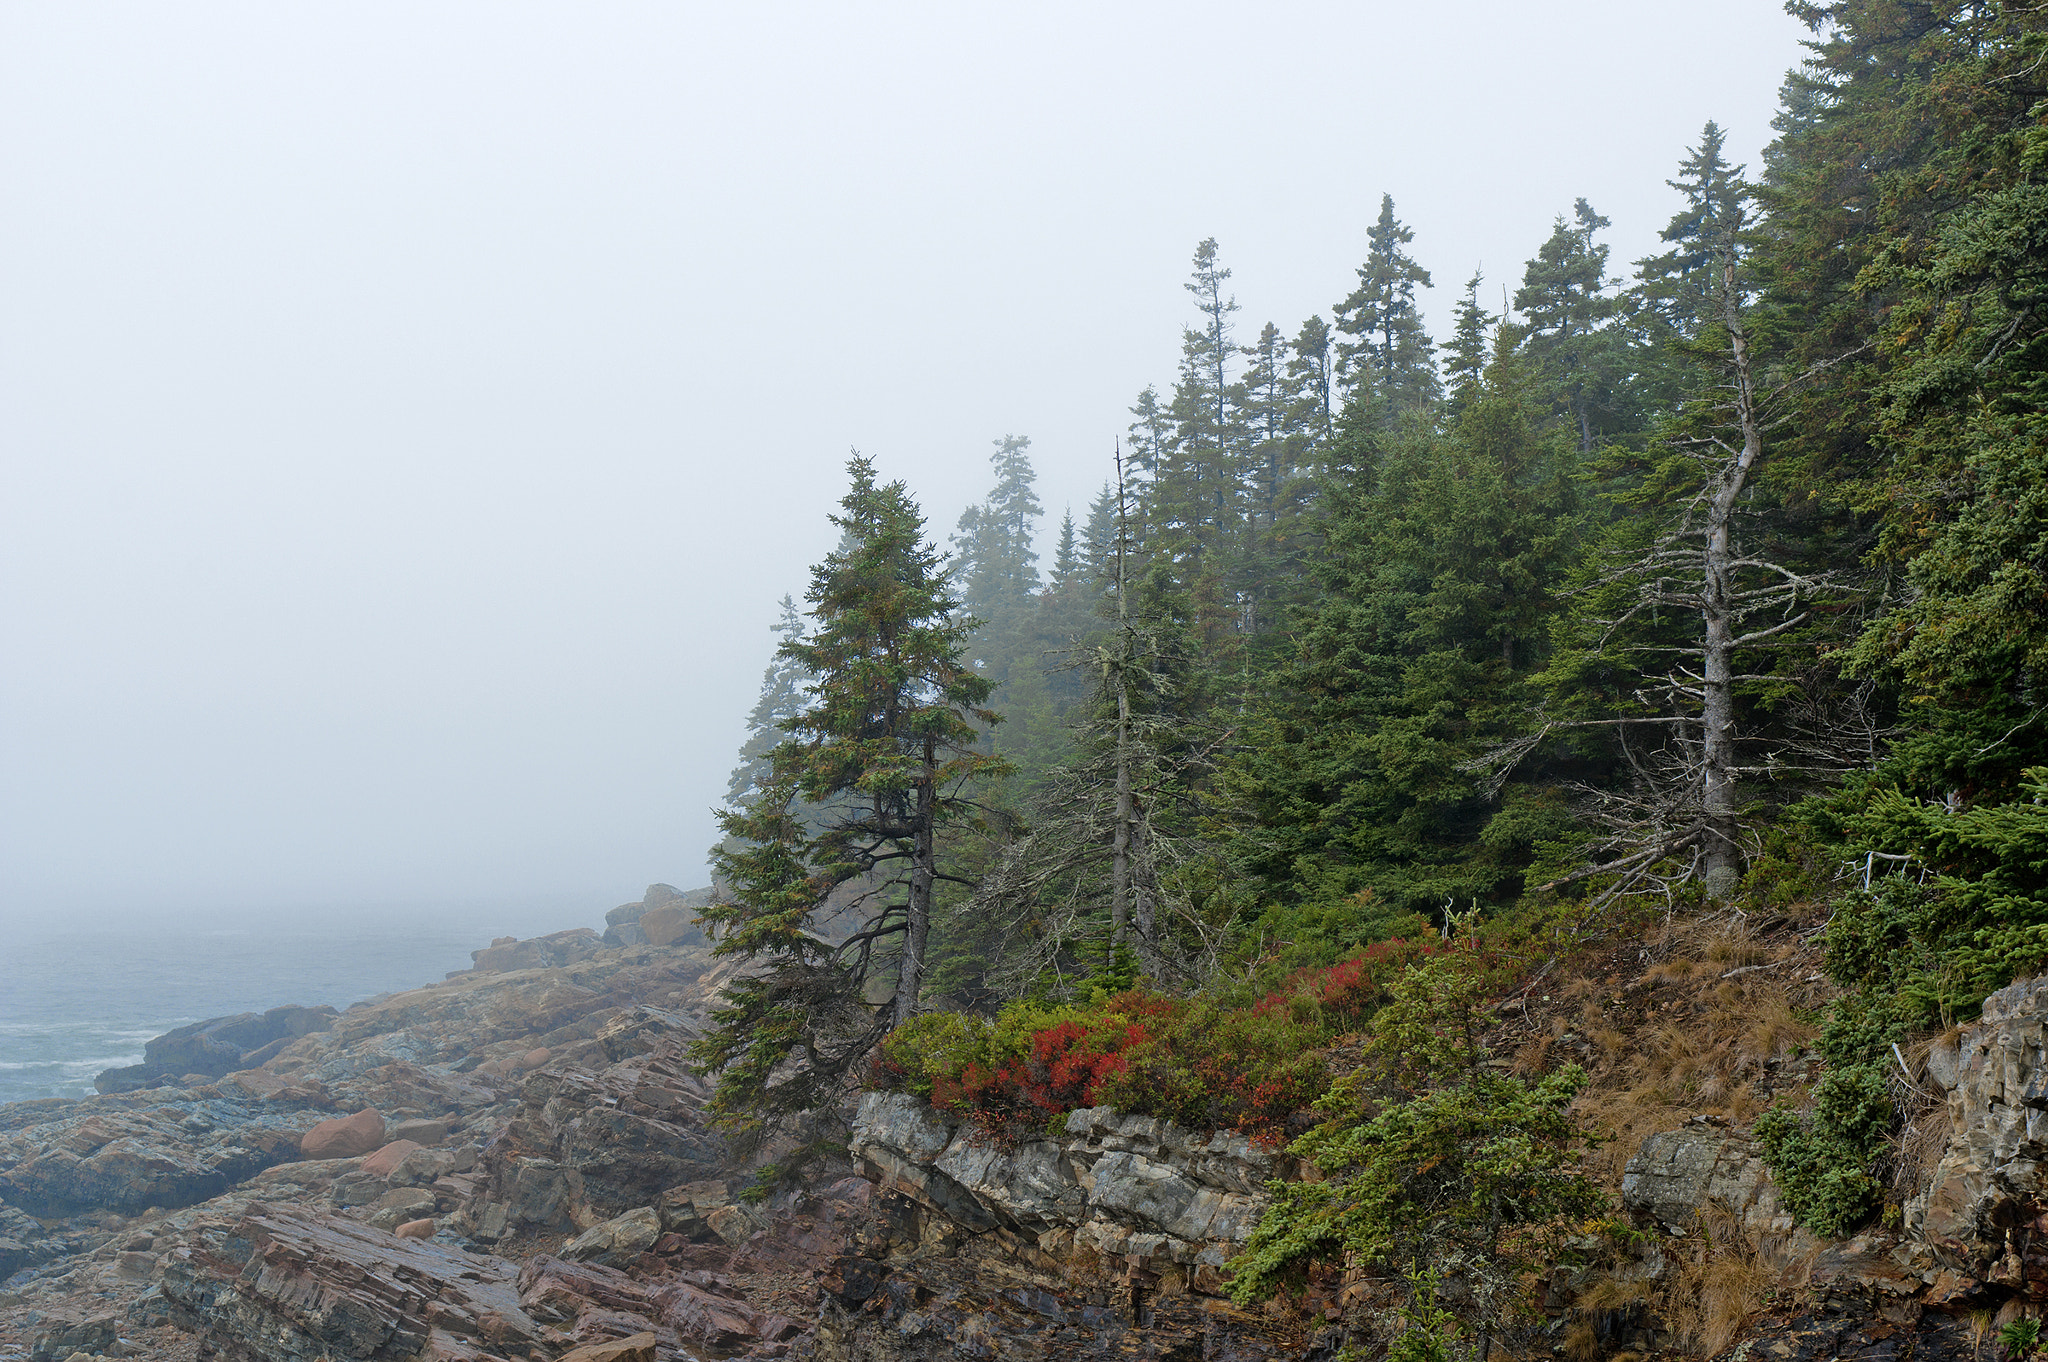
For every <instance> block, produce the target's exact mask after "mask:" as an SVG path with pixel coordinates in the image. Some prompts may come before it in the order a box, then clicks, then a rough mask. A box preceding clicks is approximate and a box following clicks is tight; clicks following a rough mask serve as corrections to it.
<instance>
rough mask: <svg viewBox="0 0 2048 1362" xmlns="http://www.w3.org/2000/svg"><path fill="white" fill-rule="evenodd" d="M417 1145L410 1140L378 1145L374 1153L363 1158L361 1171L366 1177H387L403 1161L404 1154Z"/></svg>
mask: <svg viewBox="0 0 2048 1362" xmlns="http://www.w3.org/2000/svg"><path fill="white" fill-rule="evenodd" d="M419 1147H420V1146H419V1145H418V1144H416V1143H415V1142H413V1141H411V1140H393V1141H391V1142H390V1143H389V1144H385V1145H380V1146H379V1147H378V1149H377V1152H376V1153H374V1154H371V1155H370V1156H369V1157H368V1158H366V1159H364V1160H363V1165H362V1172H363V1173H364V1174H365V1175H366V1176H368V1177H373V1178H385V1179H389V1178H390V1176H391V1174H392V1173H393V1172H395V1171H396V1170H397V1168H398V1165H399V1164H401V1163H403V1162H405V1156H406V1155H408V1154H410V1153H412V1152H413V1151H414V1150H415V1149H418V1148H419Z"/></svg>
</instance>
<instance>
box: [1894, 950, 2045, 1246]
mask: <svg viewBox="0 0 2048 1362" xmlns="http://www.w3.org/2000/svg"><path fill="white" fill-rule="evenodd" d="M1943 1048H1944V1047H1941V1046H1937V1047H1936V1051H1935V1054H1939V1053H1940V1051H1941V1050H1942V1049H1943ZM1935 1054H1930V1055H1929V1056H1928V1059H1929V1065H1928V1067H1929V1070H1930V1076H1932V1077H1934V1079H1935V1081H1937V1082H1940V1081H1941V1079H1942V1078H1944V1077H1946V1078H1948V1080H1949V1082H1948V1089H1949V1091H1948V1113H1947V1119H1948V1126H1949V1130H1950V1131H1951V1132H1952V1133H1951V1134H1950V1136H1949V1139H1948V1143H1947V1146H1946V1147H1945V1148H1944V1150H1943V1151H1942V1155H1941V1158H1940V1159H1939V1161H1938V1162H1937V1163H1936V1164H1935V1168H1934V1173H1933V1175H1932V1177H1931V1178H1930V1179H1929V1182H1928V1186H1927V1189H1926V1190H1925V1191H1923V1192H1921V1193H1920V1194H1919V1195H1918V1196H1915V1197H1912V1198H1910V1199H1909V1200H1908V1201H1907V1202H1906V1207H1905V1223H1906V1228H1907V1230H1908V1231H1909V1232H1911V1233H1912V1234H1913V1235H1914V1236H1915V1237H1916V1238H1918V1239H1920V1240H1921V1241H1923V1242H1924V1243H1925V1244H1926V1245H1927V1246H1928V1247H1929V1248H1930V1249H1932V1250H1933V1251H1934V1253H1935V1255H1936V1257H1937V1258H1938V1259H1939V1261H1940V1262H1941V1264H1942V1265H1943V1266H1944V1267H1947V1268H1950V1269H1952V1270H1954V1271H1956V1272H1959V1273H1962V1274H1963V1275H1965V1276H1970V1277H1977V1278H1990V1277H1996V1278H1999V1279H2001V1280H2009V1281H2022V1280H2024V1281H2025V1282H2027V1283H2028V1284H2029V1285H2030V1286H2031V1285H2032V1284H2034V1283H2037V1282H2038V1283H2044V1285H2048V1241H2044V1233H2043V1232H2044V1231H2048V1164H2044V1163H2043V1162H2042V1158H2041V1150H2042V1149H2043V1147H2044V1146H2048V976H2041V977H2036V978H2031V979H2021V980H2017V981H2015V982H2014V983H2012V984H2009V985H2007V986H2006V987H2005V988H2002V989H2000V990H1998V991H1997V992H1996V993H1993V994H1992V995H1991V996H1990V997H1988V998H1986V999H1985V1000H1984V1011H1983V1014H1982V1016H1981V1018H1980V1019H1979V1021H1978V1022H1977V1024H1976V1025H1974V1026H1971V1027H1969V1028H1968V1029H1966V1030H1965V1031H1963V1033H1962V1034H1961V1035H1960V1036H1959V1037H1958V1038H1957V1039H1956V1043H1955V1054H1954V1057H1953V1058H1952V1059H1951V1058H1949V1057H1948V1056H1945V1055H1944V1056H1942V1058H1941V1059H1939V1060H1937V1059H1936V1058H1935Z"/></svg>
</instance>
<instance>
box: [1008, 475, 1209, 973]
mask: <svg viewBox="0 0 2048 1362" xmlns="http://www.w3.org/2000/svg"><path fill="white" fill-rule="evenodd" d="M1126 478H1127V470H1126V467H1125V464H1124V460H1123V456H1122V450H1121V448H1119V450H1118V453H1117V539H1116V544H1115V550H1114V553H1113V555H1112V557H1111V560H1110V563H1109V572H1110V577H1109V589H1110V595H1111V608H1112V609H1113V610H1114V619H1115V627H1114V628H1113V629H1112V630H1111V631H1110V632H1109V634H1108V636H1107V637H1106V638H1104V639H1103V640H1102V641H1101V642H1099V643H1097V644H1094V645H1092V646H1088V647H1076V648H1075V649H1073V650H1072V651H1071V652H1069V653H1068V654H1067V658H1066V665H1068V666H1072V667H1079V668H1085V669H1086V670H1088V671H1089V672H1091V673H1093V675H1094V677H1095V685H1096V701H1095V704H1094V706H1093V715H1092V717H1091V718H1090V719H1088V720H1085V721H1084V723H1083V725H1082V731H1081V733H1080V734H1079V736H1080V739H1081V746H1082V749H1083V751H1084V753H1086V755H1085V756H1083V757H1082V758H1081V759H1080V760H1078V761H1075V762H1072V763H1070V764H1068V765H1066V766H1063V767H1060V768H1058V769H1056V770H1054V771H1053V772H1052V773H1051V774H1050V776H1049V779H1048V782H1047V787H1046V790H1045V792H1044V793H1043V794H1042V796H1041V797H1040V798H1039V800H1038V807H1037V809H1036V812H1035V814H1034V816H1033V818H1032V820H1031V823H1032V826H1031V831H1030V832H1029V833H1028V834H1027V835H1025V836H1023V837H1021V838H1019V839H1018V840H1017V841H1015V842H1013V843H1012V844H1011V845H1010V846H1009V847H1007V848H1006V849H1005V852H1004V855H1003V857H1002V859H1001V861H1000V862H999V864H998V865H997V867H996V869H995V871H994V872H993V873H991V874H989V875H987V876H985V877H984V879H983V881H982V884H981V886H980V888H979V890H978V891H977V893H976V896H975V900H974V902H973V904H972V905H971V907H970V911H972V912H976V913H982V914H990V915H993V916H994V917H995V918H996V919H997V920H999V921H1003V922H1005V923H1007V924H1010V926H1011V930H1010V931H1008V932H1006V933H1005V935H1006V938H1007V939H1008V940H1009V941H1010V942H1011V943H1012V946H1011V949H1010V951H1009V952H1008V956H1007V958H1006V960H1005V961H1004V963H1003V964H1002V965H1001V966H1000V967H999V969H998V973H999V974H1001V975H1003V976H1005V977H1008V978H1009V979H1010V980H1011V981H1012V982H1021V981H1023V980H1028V979H1035V978H1038V977H1039V976H1041V975H1042V974H1043V973H1045V972H1046V971H1051V972H1052V973H1053V974H1055V975H1058V974H1060V973H1062V972H1064V971H1065V970H1067V969H1069V968H1072V967H1073V966H1074V964H1075V963H1076V962H1077V961H1078V960H1079V959H1080V958H1081V954H1082V953H1083V952H1084V951H1086V950H1087V949H1088V947H1089V946H1090V945H1092V946H1093V948H1094V950H1095V951H1097V952H1099V951H1100V950H1101V948H1102V947H1103V946H1107V947H1108V949H1109V950H1110V951H1111V952H1114V951H1115V950H1117V949H1118V948H1120V947H1126V946H1127V947H1129V948H1130V949H1131V950H1133V951H1134V953H1135V954H1136V956H1137V960H1138V964H1139V966H1140V968H1141V969H1142V970H1143V971H1144V973H1145V974H1147V975H1148V976H1150V977H1151V978H1153V979H1155V980H1159V981H1161V982H1171V981H1182V980H1187V981H1192V980H1194V979H1198V978H1201V977H1204V975H1205V972H1206V971H1207V970H1209V969H1210V968H1212V967H1213V965H1214V961H1215V959H1216V956H1217V952H1218V951H1219V949H1220V947H1221V937H1220V933H1219V931H1218V930H1217V929H1215V928H1214V927H1213V926H1212V924H1209V923H1207V922H1206V921H1205V920H1204V919H1203V918H1202V915H1201V913H1200V912H1199V911H1198V910H1197V908H1196V906H1195V904H1194V902H1193V899H1192V897H1191V896H1190V894H1189V893H1188V892H1187V890H1186V887H1185V879H1186V876H1185V872H1186V870H1187V869H1188V868H1189V867H1191V866H1193V865H1194V864H1196V863H1197V862H1198V861H1199V860H1201V859H1202V856H1203V854H1204V851H1205V847H1206V843H1205V842H1204V841H1203V839H1201V838H1200V837H1198V836H1196V835H1194V834H1193V833H1192V832H1190V831H1188V829H1191V828H1192V827H1193V826H1194V824H1195V820H1196V817H1197V812H1198V811H1197V810H1196V809H1195V808H1194V801H1195V795H1194V790H1195V787H1196V786H1197V785H1198V784H1199V783H1200V781H1201V780H1202V778H1203V777H1204V776H1206V775H1207V774H1209V773H1210V772H1211V771H1212V770H1213V768H1214V765H1215V753H1216V751H1217V749H1218V747H1219V745H1220V740H1219V739H1216V738H1215V737H1214V736H1213V735H1208V734H1206V732H1205V731H1203V729H1202V725H1201V724H1199V723H1198V722H1196V721H1193V720H1190V719H1189V718H1187V717H1186V716H1184V715H1183V714H1181V713H1179V712H1177V710H1176V703H1177V702H1178V701H1179V700H1181V699H1182V698H1184V697H1183V695H1182V691H1183V687H1184V685H1185V682H1186V679H1187V677H1188V676H1189V675H1190V674H1191V673H1192V671H1193V670H1194V659H1193V657H1192V655H1191V652H1190V650H1189V649H1188V648H1187V647H1185V646H1183V641H1182V640H1181V639H1180V637H1179V633H1178V631H1176V630H1175V629H1174V628H1173V627H1172V625H1171V622H1170V621H1168V620H1166V619H1162V618H1160V616H1159V612H1158V610H1157V608H1156V604H1146V603H1142V602H1138V601H1136V600H1135V599H1134V598H1135V597H1137V596H1139V595H1141V594H1142V591H1143V583H1142V582H1140V581H1135V580H1134V579H1133V573H1132V561H1131V560H1132V557H1133V554H1134V544H1133V536H1132V532H1131V525H1130V517H1129V513H1128V505H1129V495H1130V493H1129V487H1128V484H1127V481H1126ZM1106 793H1107V794H1108V795H1110V798H1108V799H1105V798H1104V795H1105V794H1106ZM1105 879H1106V881H1107V883H1106V884H1105ZM1105 889H1106V890H1107V894H1106V896H1105V894H1104V890H1105ZM1105 897H1106V898H1107V906H1108V909H1109V913H1108V923H1107V926H1108V932H1107V940H1106V941H1103V940H1102V935H1103V933H1102V927H1103V922H1102V908H1103V906H1104V898H1105Z"/></svg>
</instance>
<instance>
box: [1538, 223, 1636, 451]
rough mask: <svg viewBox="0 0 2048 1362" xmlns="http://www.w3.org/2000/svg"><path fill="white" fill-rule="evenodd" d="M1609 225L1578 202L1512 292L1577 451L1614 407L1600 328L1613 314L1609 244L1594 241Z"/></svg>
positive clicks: (1612, 371)
mask: <svg viewBox="0 0 2048 1362" xmlns="http://www.w3.org/2000/svg"><path fill="white" fill-rule="evenodd" d="M1607 225H1608V222H1607V219H1606V218H1604V217H1601V216H1600V215H1599V214H1598V213H1596V212H1594V211H1593V207H1592V205H1591V204H1589V203H1587V202H1586V201H1585V200H1584V199H1580V200H1578V202H1577V204H1576V205H1575V206H1574V208H1573V215H1572V220H1571V221H1569V222H1567V221H1566V220H1565V219H1564V218H1562V217H1560V218H1558V219H1557V223H1556V226H1555V228H1554V229H1553V230H1552V232H1551V234H1550V239H1549V240H1548V241H1546V242H1544V243H1543V245H1542V247H1541V249H1539V250H1538V251H1537V252H1536V258H1535V259H1534V260H1531V261H1530V262H1529V265H1528V268H1527V270H1526V271H1525V272H1524V273H1523V276H1522V287H1521V288H1520V289H1518V290H1516V292H1515V308H1516V310H1517V311H1519V312H1520V313H1521V314H1522V317H1523V325H1524V329H1525V334H1526V336H1527V339H1526V340H1525V341H1524V342H1523V349H1524V351H1525V353H1526V354H1527V355H1528V356H1529V358H1530V359H1531V360H1532V361H1533V362H1534V364H1535V366H1536V371H1537V373H1538V374H1540V375H1541V377H1542V380H1543V382H1544V383H1545V385H1546V386H1547V387H1548V388H1549V390H1550V391H1551V393H1553V394H1554V395H1555V397H1554V400H1555V402H1556V404H1557V406H1558V409H1559V410H1560V411H1561V412H1563V413H1564V415H1565V416H1566V417H1567V419H1568V420H1570V422H1571V424H1572V426H1573V429H1574V430H1575V431H1576V433H1577V435H1578V439H1579V450H1580V452H1581V453H1591V452H1592V450H1593V444H1594V437H1595V435H1596V434H1597V433H1598V431H1599V428H1600V425H1601V422H1602V419H1603V417H1605V416H1607V415H1608V414H1610V413H1611V412H1612V411H1613V409H1614V405H1615V404H1614V402H1613V400H1612V394H1611V393H1610V392H1609V389H1610V387H1611V385H1612V384H1613V383H1614V381H1615V379H1616V378H1617V377H1618V373H1617V369H1618V368H1619V366H1617V365H1616V364H1615V363H1614V358H1615V356H1614V353H1613V351H1614V348H1615V347H1614V341H1615V339H1616V338H1615V337H1614V336H1612V335H1610V334H1608V333H1607V331H1606V330H1605V328H1606V324H1607V323H1608V322H1609V320H1610V319H1612V318H1613V316H1614V314H1615V312H1616V307H1617V305H1616V303H1615V300H1614V298H1613V297H1612V296H1611V294H1610V293H1609V292H1608V278H1607V247H1606V246H1604V245H1601V244H1599V243H1597V242H1596V241H1595V240H1594V237H1595V235H1596V234H1598V233H1599V232H1600V231H1601V229H1603V228H1605V227H1606V226H1607Z"/></svg>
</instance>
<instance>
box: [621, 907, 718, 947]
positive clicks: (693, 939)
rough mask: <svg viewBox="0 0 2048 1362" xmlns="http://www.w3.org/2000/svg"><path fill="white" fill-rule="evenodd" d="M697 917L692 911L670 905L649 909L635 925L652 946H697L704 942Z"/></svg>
mask: <svg viewBox="0 0 2048 1362" xmlns="http://www.w3.org/2000/svg"><path fill="white" fill-rule="evenodd" d="M696 917H697V914H696V912H695V911H693V910H692V909H689V908H684V907H680V906H678V905H673V904H670V905H664V906H663V907H660V908H649V909H648V910H647V911H646V912H644V913H642V914H641V915H640V919H639V921H638V922H636V923H635V924H634V925H635V926H637V927H639V929H640V933H641V935H642V936H643V937H645V938H646V940H647V944H648V945H650V946H677V945H696V944H698V943H699V942H702V941H703V940H704V933H703V932H702V931H701V930H699V929H698V927H697V924H696Z"/></svg>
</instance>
